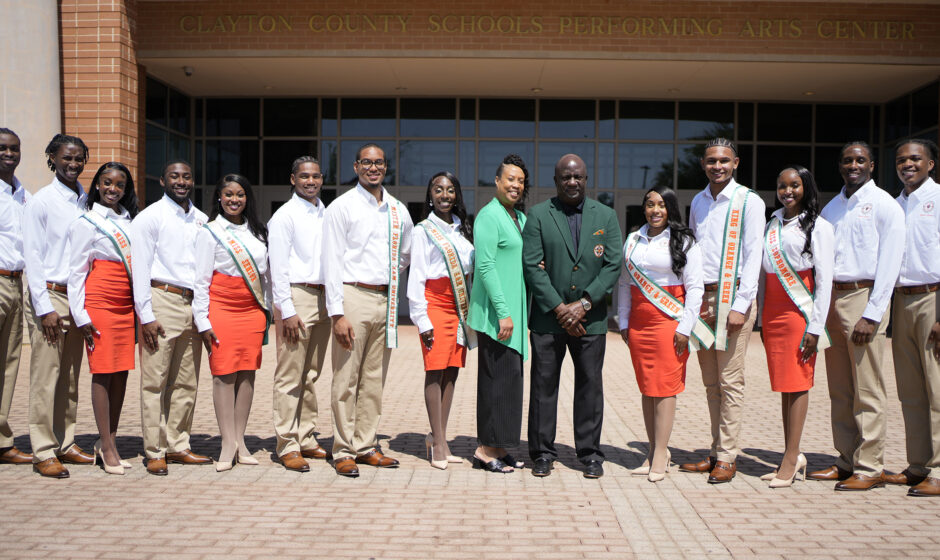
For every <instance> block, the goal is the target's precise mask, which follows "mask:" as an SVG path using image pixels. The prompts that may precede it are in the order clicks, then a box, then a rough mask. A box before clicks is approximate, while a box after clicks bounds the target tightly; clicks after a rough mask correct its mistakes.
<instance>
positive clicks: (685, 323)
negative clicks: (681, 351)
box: [676, 316, 698, 337]
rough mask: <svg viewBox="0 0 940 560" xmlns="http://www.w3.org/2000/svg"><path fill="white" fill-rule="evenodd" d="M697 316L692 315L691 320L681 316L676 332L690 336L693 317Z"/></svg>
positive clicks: (693, 321)
mask: <svg viewBox="0 0 940 560" xmlns="http://www.w3.org/2000/svg"><path fill="white" fill-rule="evenodd" d="M697 318H698V317H697V316H696V317H692V318H691V320H690V319H689V318H688V317H685V318H683V319H682V320H681V321H679V326H678V327H676V332H677V333H679V334H682V335H685V336H689V337H691V336H692V327H694V326H695V319H697Z"/></svg>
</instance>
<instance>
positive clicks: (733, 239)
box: [715, 185, 749, 350]
mask: <svg viewBox="0 0 940 560" xmlns="http://www.w3.org/2000/svg"><path fill="white" fill-rule="evenodd" d="M748 192H749V189H748V188H747V187H745V186H742V185H738V186H737V187H736V188H735V189H734V192H733V193H731V202H729V203H728V216H727V217H726V218H725V234H724V242H723V243H722V245H721V262H720V263H719V270H718V297H717V298H715V299H716V303H715V350H727V349H728V314H729V313H730V312H731V304H733V303H734V296H735V294H737V292H738V283H737V280H738V262H739V261H740V260H741V243H742V241H741V232H742V231H743V230H744V207H745V206H746V205H747V195H748Z"/></svg>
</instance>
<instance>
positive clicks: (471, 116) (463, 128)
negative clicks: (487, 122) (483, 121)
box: [460, 99, 477, 136]
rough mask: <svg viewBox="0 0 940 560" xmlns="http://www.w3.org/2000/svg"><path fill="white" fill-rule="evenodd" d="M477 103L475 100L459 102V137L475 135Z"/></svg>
mask: <svg viewBox="0 0 940 560" xmlns="http://www.w3.org/2000/svg"><path fill="white" fill-rule="evenodd" d="M476 118H477V102H476V100H475V99H461V100H460V135H461V136H473V135H474V134H476Z"/></svg>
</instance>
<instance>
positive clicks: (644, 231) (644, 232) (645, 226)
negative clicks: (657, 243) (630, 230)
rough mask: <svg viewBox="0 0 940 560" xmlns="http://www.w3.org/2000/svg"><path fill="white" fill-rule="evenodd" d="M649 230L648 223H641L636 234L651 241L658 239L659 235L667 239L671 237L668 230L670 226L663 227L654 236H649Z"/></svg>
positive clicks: (670, 229)
mask: <svg viewBox="0 0 940 560" xmlns="http://www.w3.org/2000/svg"><path fill="white" fill-rule="evenodd" d="M649 231H650V225H649V224H643V226H642V227H640V229H639V230H637V234H639V236H640V237H643V238H645V239H647V240H649V241H652V240H653V239H659V238H660V237H665V238H666V239H669V238H670V237H671V235H670V232H671V231H672V228H670V227H669V226H666V229H664V230H663V231H662V232H660V234H659V235H657V236H655V237H650V235H649Z"/></svg>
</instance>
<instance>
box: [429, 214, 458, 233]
mask: <svg viewBox="0 0 940 560" xmlns="http://www.w3.org/2000/svg"><path fill="white" fill-rule="evenodd" d="M450 217H451V219H452V220H454V223H452V224H448V223H447V222H445V221H444V220H442V219H440V218H438V217H437V214H435V213H434V212H431V213H430V214H428V219H429V220H431V221H432V222H434V223H435V224H438V225H439V226H441V227H445V228H447V229H452V230H454V231H456V230H457V228H459V227H460V218H458V217H457V215H456V214H451V215H450Z"/></svg>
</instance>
